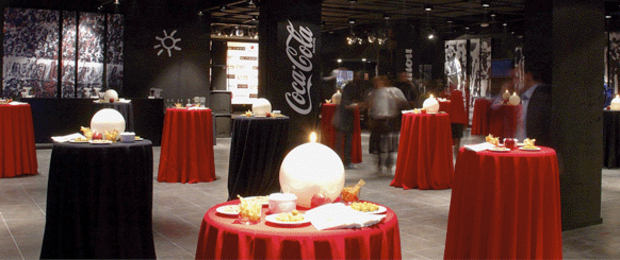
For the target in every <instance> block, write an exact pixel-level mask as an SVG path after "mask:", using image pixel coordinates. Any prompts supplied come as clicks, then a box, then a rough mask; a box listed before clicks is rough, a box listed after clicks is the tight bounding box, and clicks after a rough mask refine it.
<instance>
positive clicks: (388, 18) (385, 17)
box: [383, 14, 392, 20]
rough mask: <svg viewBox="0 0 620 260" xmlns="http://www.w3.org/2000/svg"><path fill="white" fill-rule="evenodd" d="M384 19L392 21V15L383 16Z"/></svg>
mask: <svg viewBox="0 0 620 260" xmlns="http://www.w3.org/2000/svg"><path fill="white" fill-rule="evenodd" d="M383 19H385V20H390V19H392V15H391V14H384V15H383Z"/></svg>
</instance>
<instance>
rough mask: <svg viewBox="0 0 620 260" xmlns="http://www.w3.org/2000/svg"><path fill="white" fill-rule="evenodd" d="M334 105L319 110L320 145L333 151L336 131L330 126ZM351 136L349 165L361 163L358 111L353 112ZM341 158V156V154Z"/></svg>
mask: <svg viewBox="0 0 620 260" xmlns="http://www.w3.org/2000/svg"><path fill="white" fill-rule="evenodd" d="M335 111H336V105H334V104H323V106H322V108H321V143H322V144H324V145H327V146H329V147H331V148H332V149H335V147H336V136H337V134H338V130H337V129H336V128H335V127H334V126H333V125H332V118H333V117H334V113H335ZM353 115H354V118H353V136H352V137H351V163H361V162H362V134H361V133H362V128H361V126H360V110H359V108H356V109H355V111H354V112H353ZM343 142H344V141H343ZM340 157H341V158H342V157H343V155H342V154H341V155H340Z"/></svg>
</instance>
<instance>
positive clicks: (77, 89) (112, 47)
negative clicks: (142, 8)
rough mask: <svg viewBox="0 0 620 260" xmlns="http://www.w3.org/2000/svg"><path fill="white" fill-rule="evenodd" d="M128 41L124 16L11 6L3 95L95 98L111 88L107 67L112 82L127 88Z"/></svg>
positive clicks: (6, 26) (7, 12)
mask: <svg viewBox="0 0 620 260" xmlns="http://www.w3.org/2000/svg"><path fill="white" fill-rule="evenodd" d="M106 22H107V24H106ZM61 25H62V30H61ZM106 28H107V31H106ZM122 39H123V17H122V15H118V14H115V15H111V14H101V13H81V12H80V13H78V12H74V11H56V10H42V9H24V8H5V9H4V37H3V48H4V55H3V60H2V61H3V62H2V63H3V64H2V65H3V67H2V96H5V97H11V98H15V97H18V96H21V95H22V94H21V93H22V92H24V91H27V92H28V94H24V95H27V96H29V97H38V98H50V97H58V96H60V97H62V98H90V97H95V96H94V95H95V91H94V90H95V89H97V90H101V91H104V90H106V89H107V88H108V87H106V86H104V84H105V81H104V71H106V69H107V75H105V76H107V85H108V86H109V87H112V88H114V89H116V90H117V91H121V90H122V89H121V88H122V75H123V72H122V71H123V64H122V63H123V59H122V53H123V40H122ZM60 46H62V49H60V48H61V47H60ZM105 46H108V49H107V52H106V50H105V48H104V47H105ZM105 55H107V59H108V61H107V64H106V65H107V67H106V68H104V62H105V59H106V57H104V56H105ZM59 56H60V57H59ZM76 65H77V69H76ZM58 72H60V82H59V74H58ZM59 90H60V93H58V91H59Z"/></svg>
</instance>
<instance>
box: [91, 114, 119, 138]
mask: <svg viewBox="0 0 620 260" xmlns="http://www.w3.org/2000/svg"><path fill="white" fill-rule="evenodd" d="M90 129H91V130H92V131H93V133H94V132H97V133H101V134H104V133H105V131H108V132H112V131H114V129H116V131H118V133H119V134H118V135H117V137H116V139H117V140H118V139H119V138H120V137H121V135H120V133H122V132H125V118H124V117H123V115H122V114H121V113H120V112H118V111H117V110H116V109H112V108H104V109H101V110H99V111H97V113H95V115H93V118H92V119H91V120H90Z"/></svg>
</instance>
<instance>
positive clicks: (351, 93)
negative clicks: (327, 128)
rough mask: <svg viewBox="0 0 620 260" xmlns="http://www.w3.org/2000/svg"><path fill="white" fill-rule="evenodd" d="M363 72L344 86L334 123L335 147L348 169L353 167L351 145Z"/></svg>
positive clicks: (357, 73) (356, 74)
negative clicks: (336, 131) (335, 132)
mask: <svg viewBox="0 0 620 260" xmlns="http://www.w3.org/2000/svg"><path fill="white" fill-rule="evenodd" d="M362 82H363V81H362V72H356V73H355V75H354V76H353V80H352V81H351V82H349V83H347V84H345V85H344V86H342V99H341V101H340V106H339V107H338V108H337V110H338V111H337V113H336V115H335V116H337V117H338V120H337V123H336V124H335V125H334V126H335V127H336V129H337V130H338V136H337V138H336V144H335V147H334V148H335V149H334V150H336V152H337V153H338V154H339V155H341V156H342V163H343V164H344V167H345V168H346V169H353V168H354V166H353V164H351V147H352V143H351V141H352V138H353V125H354V122H353V120H354V119H355V115H354V113H355V112H354V111H355V109H356V107H357V103H358V102H359V101H360V100H361V97H360V93H361V88H362Z"/></svg>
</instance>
